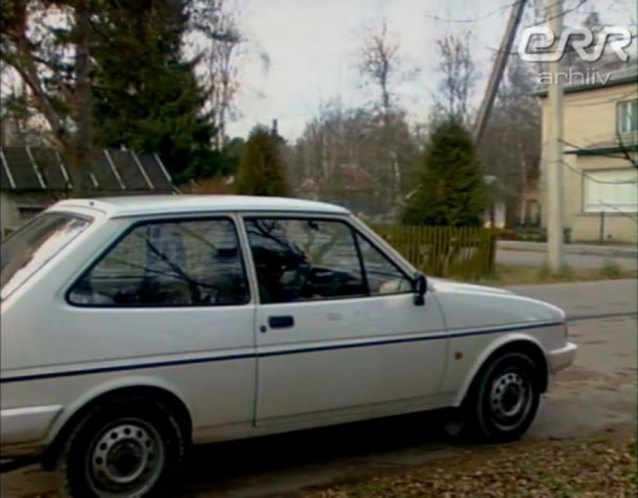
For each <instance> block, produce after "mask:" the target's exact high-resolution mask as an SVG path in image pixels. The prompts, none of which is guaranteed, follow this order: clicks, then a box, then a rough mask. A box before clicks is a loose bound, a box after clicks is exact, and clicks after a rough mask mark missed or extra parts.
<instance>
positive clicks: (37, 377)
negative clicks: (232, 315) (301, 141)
mask: <svg viewBox="0 0 638 498" xmlns="http://www.w3.org/2000/svg"><path fill="white" fill-rule="evenodd" d="M563 323H564V322H545V323H537V324H531V325H515V326H505V327H495V328H490V329H485V330H476V331H468V332H457V333H455V332H454V331H450V332H449V333H441V334H430V335H427V336H421V337H407V338H403V339H389V340H385V341H383V340H381V341H368V342H362V343H353V344H338V345H334V346H316V347H311V348H301V349H287V350H283V351H269V352H265V353H244V354H231V355H226V356H215V357H206V358H192V359H186V360H173V361H162V362H154V363H140V364H136V365H121V366H113V367H101V368H89V369H84V370H67V371H62V372H50V373H43V374H33V375H18V376H15V377H7V378H3V379H0V383H3V384H5V383H9V382H24V381H30V380H43V379H56V378H60V377H75V376H78V375H92V374H99V373H111V372H123V371H128V370H143V369H148V368H162V367H174V366H181V365H195V364H198V363H214V362H218V361H234V360H247V359H256V358H268V357H273V356H286V355H292V354H303V353H317V352H321V351H331V350H335V349H354V348H363V347H369V346H388V345H392V344H405V343H409V342H423V341H434V340H438V339H445V338H448V337H450V338H456V337H469V336H476V335H487V334H496V333H499V332H513V331H516V330H530V329H537V328H543V327H552V326H557V325H563Z"/></svg>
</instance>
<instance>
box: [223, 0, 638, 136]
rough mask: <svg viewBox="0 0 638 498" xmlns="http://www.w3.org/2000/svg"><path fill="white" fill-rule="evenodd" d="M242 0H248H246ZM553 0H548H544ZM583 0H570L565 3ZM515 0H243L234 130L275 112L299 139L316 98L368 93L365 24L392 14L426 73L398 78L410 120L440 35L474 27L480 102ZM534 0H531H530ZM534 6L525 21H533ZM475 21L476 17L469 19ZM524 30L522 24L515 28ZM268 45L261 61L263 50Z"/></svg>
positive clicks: (605, 7)
mask: <svg viewBox="0 0 638 498" xmlns="http://www.w3.org/2000/svg"><path fill="white" fill-rule="evenodd" d="M240 1H242V0H240ZM547 1H552V0H547ZM581 1H582V0H565V7H566V8H567V9H569V8H570V7H573V6H575V5H577V4H578V3H580V2H581ZM637 1H638V0H585V1H584V4H583V5H582V6H581V7H580V8H579V9H578V10H577V11H576V12H574V13H573V14H570V15H569V17H567V18H566V22H567V23H568V24H569V23H577V22H578V21H579V20H582V19H583V18H584V16H586V15H587V13H588V12H590V11H591V10H592V9H593V10H597V11H598V12H599V13H600V15H601V17H602V21H603V22H604V23H607V24H613V25H627V23H628V22H630V23H635V22H636V17H637V5H636V2H637ZM512 3H513V0H385V1H384V0H243V2H242V3H240V4H239V5H240V10H241V12H242V23H243V27H244V31H245V33H246V35H247V38H248V39H249V40H250V43H249V45H248V56H247V58H246V60H245V61H244V63H243V68H242V75H241V84H242V89H241V91H240V94H239V95H238V100H237V105H238V108H239V110H240V112H241V116H240V118H239V119H237V120H235V121H233V122H231V123H230V124H229V126H228V132H229V134H230V135H231V136H237V135H238V136H245V135H247V134H248V132H249V131H250V129H251V128H252V127H253V126H254V125H255V124H258V123H260V124H265V125H270V124H271V123H272V120H273V119H277V121H278V129H279V132H280V134H281V135H282V136H283V137H284V138H286V139H288V140H294V139H296V138H297V137H299V136H300V135H301V133H302V132H303V129H304V125H305V124H306V122H308V121H309V120H310V119H312V118H313V117H314V116H316V115H317V114H318V111H319V109H320V106H321V104H322V102H323V103H325V102H327V101H328V100H330V99H334V98H339V99H340V100H341V101H342V103H343V104H344V105H345V106H357V105H361V104H363V103H365V102H367V101H369V100H370V99H371V98H372V97H373V94H372V93H371V92H370V90H369V89H366V88H364V87H362V85H361V78H360V76H359V74H358V71H357V49H358V47H359V45H360V43H361V39H362V33H363V32H364V29H365V26H369V25H375V24H378V23H379V21H380V20H381V19H383V18H386V19H387V23H388V28H389V32H390V35H391V37H392V38H393V39H394V40H396V41H398V42H399V44H400V53H401V56H402V58H403V59H404V60H405V61H406V63H407V64H408V65H409V66H411V67H415V68H418V69H419V70H420V74H419V75H418V77H416V78H414V79H413V80H411V81H409V82H407V83H404V84H403V85H402V86H400V87H399V88H397V94H398V96H399V101H400V103H401V104H402V105H403V106H404V108H406V109H407V110H408V112H409V115H410V117H411V119H412V120H413V121H415V122H416V121H419V120H421V121H423V120H425V119H426V117H427V114H428V109H429V107H430V105H431V103H432V94H433V92H435V90H436V86H437V78H438V75H437V72H436V65H437V55H436V43H435V42H436V40H437V39H439V38H440V37H442V36H444V35H445V34H448V33H458V34H461V33H463V32H464V30H466V29H470V30H472V36H471V38H470V40H471V47H472V51H473V53H474V57H475V61H476V63H477V67H478V72H479V80H478V82H477V90H476V95H475V96H474V100H475V102H477V103H478V102H479V101H480V98H481V97H482V95H483V92H484V90H485V83H486V79H487V77H488V76H489V73H490V71H491V66H492V62H491V61H492V58H493V55H494V50H495V49H496V48H497V47H498V46H499V44H500V41H501V38H502V36H503V33H504V31H505V26H506V23H507V19H508V17H509V13H510V7H511V4H512ZM530 3H531V1H530ZM530 16H531V11H530V8H529V6H528V8H527V13H526V17H525V18H524V19H523V21H522V23H521V27H524V26H525V25H527V24H529V23H530V22H531V17H530ZM465 21H470V22H465ZM519 31H520V29H519ZM259 51H263V52H264V53H266V54H267V56H268V58H269V60H270V63H269V64H268V65H264V63H263V60H261V58H260V57H258V56H257V53H258V52H259Z"/></svg>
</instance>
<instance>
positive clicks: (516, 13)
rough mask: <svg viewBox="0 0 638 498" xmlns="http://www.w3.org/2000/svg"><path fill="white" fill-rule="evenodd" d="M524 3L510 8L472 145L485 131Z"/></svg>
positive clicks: (520, 2) (522, 1) (518, 3)
mask: <svg viewBox="0 0 638 498" xmlns="http://www.w3.org/2000/svg"><path fill="white" fill-rule="evenodd" d="M526 3H527V0H518V1H517V2H516V3H515V4H514V5H513V6H512V11H511V12H510V18H509V21H508V22H507V27H506V28H505V34H504V35H503V39H502V40H501V46H500V47H499V49H498V53H497V54H496V60H495V61H494V68H493V69H492V74H490V79H489V81H488V82H487V89H486V90H485V98H483V102H481V107H480V109H479V112H478V117H477V119H476V123H475V125H474V143H478V142H480V140H481V137H482V136H483V131H484V130H485V124H486V123H487V120H488V119H489V117H490V114H491V112H492V106H493V105H494V99H495V98H496V93H497V92H498V87H499V85H500V83H501V80H502V79H503V72H504V71H505V66H507V59H508V57H509V54H510V51H511V50H512V44H513V43H514V38H516V31H517V29H518V25H519V23H520V22H521V17H522V16H523V11H524V10H525V4H526Z"/></svg>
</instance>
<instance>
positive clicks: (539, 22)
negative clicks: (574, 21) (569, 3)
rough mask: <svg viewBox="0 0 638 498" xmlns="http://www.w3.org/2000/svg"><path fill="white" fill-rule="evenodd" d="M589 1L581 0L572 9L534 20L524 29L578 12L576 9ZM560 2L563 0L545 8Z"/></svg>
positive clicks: (551, 6) (546, 8) (547, 8)
mask: <svg viewBox="0 0 638 498" xmlns="http://www.w3.org/2000/svg"><path fill="white" fill-rule="evenodd" d="M588 1H589V0H579V2H578V4H577V5H575V6H574V7H572V8H571V9H567V10H564V11H562V12H561V13H560V14H558V15H555V16H550V17H548V18H545V19H541V20H540V21H536V22H534V23H532V24H528V25H527V26H525V27H524V28H523V29H525V28H531V27H533V26H540V25H541V24H545V23H548V22H549V21H552V20H554V19H558V18H560V17H565V16H566V15H567V14H571V13H572V12H576V11H577V10H578V9H580V8H581V7H582V6H583V5H585V4H586V3H587V2H588ZM560 3H562V1H561V0H558V1H557V2H556V3H553V4H550V5H548V6H547V7H545V8H544V9H545V10H549V9H551V8H553V7H554V6H555V5H558V4H560Z"/></svg>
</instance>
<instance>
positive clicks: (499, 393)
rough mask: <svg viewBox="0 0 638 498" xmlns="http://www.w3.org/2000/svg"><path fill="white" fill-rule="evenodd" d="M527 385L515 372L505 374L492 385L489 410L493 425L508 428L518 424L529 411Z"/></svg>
mask: <svg viewBox="0 0 638 498" xmlns="http://www.w3.org/2000/svg"><path fill="white" fill-rule="evenodd" d="M530 401H531V396H530V386H529V383H528V382H527V381H526V380H525V379H524V378H523V377H522V376H521V375H520V374H519V373H517V372H507V373H504V374H502V375H501V376H499V377H497V378H496V380H494V383H493V384H492V391H491V393H490V408H491V411H492V414H493V415H494V418H495V423H497V424H498V425H500V426H501V427H504V428H508V427H512V426H516V425H517V424H518V423H520V422H521V421H522V420H523V418H524V416H525V415H526V414H527V411H528V410H529V406H530Z"/></svg>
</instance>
